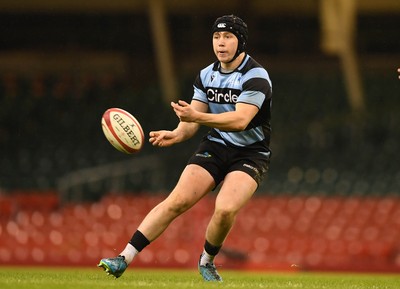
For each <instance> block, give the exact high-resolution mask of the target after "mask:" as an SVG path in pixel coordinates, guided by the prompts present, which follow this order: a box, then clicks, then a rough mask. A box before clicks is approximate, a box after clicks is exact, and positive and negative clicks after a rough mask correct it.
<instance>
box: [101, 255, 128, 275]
mask: <svg viewBox="0 0 400 289" xmlns="http://www.w3.org/2000/svg"><path fill="white" fill-rule="evenodd" d="M97 267H101V268H103V269H104V271H106V273H107V275H113V276H114V277H115V278H118V277H120V276H121V275H122V274H123V273H124V272H125V270H126V268H127V267H128V264H126V262H125V257H123V256H118V257H115V258H104V259H101V260H100V263H99V264H98V265H97Z"/></svg>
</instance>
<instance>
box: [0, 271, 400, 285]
mask: <svg viewBox="0 0 400 289" xmlns="http://www.w3.org/2000/svg"><path fill="white" fill-rule="evenodd" d="M220 273H221V275H222V277H223V278H224V282H223V283H207V282H204V281H203V280H202V279H201V277H200V275H199V274H198V273H197V271H189V270H141V269H135V268H130V269H128V270H127V271H126V272H125V274H124V275H123V276H122V277H120V278H119V279H114V278H111V277H110V276H107V275H106V274H105V273H104V272H102V270H101V269H96V268H90V269H89V268H57V267H56V268H48V267H34V268H25V267H0V288H1V289H11V288H12V289H15V288H18V289H24V288H26V289H28V288H29V289H67V288H71V289H100V288H107V289H109V288H118V289H123V288H129V289H134V288H171V289H172V288H173V289H179V288H195V289H196V288H246V289H248V288H274V289H286V288H288V289H289V288H290V289H293V288H304V289H314V288H315V289H358V288H359V289H389V288H393V289H394V288H396V289H397V288H399V286H400V274H355V273H340V274H339V273H302V272H289V273H276V272H258V273H255V272H242V271H224V270H220Z"/></svg>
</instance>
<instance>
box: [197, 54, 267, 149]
mask: <svg viewBox="0 0 400 289" xmlns="http://www.w3.org/2000/svg"><path fill="white" fill-rule="evenodd" d="M193 86H194V95H193V99H194V100H198V101H201V102H204V103H207V104H208V107H209V112H210V113H222V112H228V111H234V110H235V104H236V103H239V102H241V103H248V104H251V105H255V106H257V108H258V109H259V111H258V113H257V114H256V116H255V117H254V118H253V119H252V120H251V122H250V123H249V125H248V127H247V128H246V129H245V130H243V131H223V130H219V129H216V128H213V129H212V130H211V131H210V133H209V135H208V138H209V139H210V140H212V141H216V142H220V143H223V144H225V145H232V146H236V147H248V148H257V149H260V150H262V151H269V142H270V135H271V125H270V120H271V104H272V83H271V80H270V78H269V75H268V72H267V71H266V70H265V69H264V68H263V67H262V66H261V65H260V64H258V63H257V62H256V61H255V60H254V59H253V58H251V57H250V56H249V55H246V56H245V58H244V60H243V62H242V63H241V64H240V66H239V67H238V68H237V69H235V70H234V71H232V72H230V73H223V72H221V68H220V63H219V61H217V62H215V63H213V64H211V65H209V66H208V67H206V68H204V69H203V70H201V71H200V73H199V75H198V76H197V79H196V81H195V83H194V85H193Z"/></svg>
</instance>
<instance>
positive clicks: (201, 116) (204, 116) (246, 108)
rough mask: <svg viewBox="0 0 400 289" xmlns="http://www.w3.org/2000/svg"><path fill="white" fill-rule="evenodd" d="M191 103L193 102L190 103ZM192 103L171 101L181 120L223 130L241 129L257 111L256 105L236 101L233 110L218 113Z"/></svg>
mask: <svg viewBox="0 0 400 289" xmlns="http://www.w3.org/2000/svg"><path fill="white" fill-rule="evenodd" d="M192 104H193V103H192ZM192 104H189V103H187V102H185V101H183V100H179V101H178V102H177V103H174V102H172V103H171V106H172V107H173V109H174V111H175V113H176V115H177V116H178V117H179V119H180V120H181V121H183V122H192V123H197V124H200V125H205V126H209V127H213V128H218V129H220V130H225V131H242V130H244V129H245V128H246V127H247V126H248V124H249V123H250V121H251V120H252V119H253V118H254V116H255V115H256V114H257V112H258V110H259V109H258V107H257V106H256V105H253V104H247V103H242V102H239V103H236V105H235V110H234V111H229V112H223V113H219V114H214V113H208V112H204V111H199V110H196V109H195V107H193V105H192Z"/></svg>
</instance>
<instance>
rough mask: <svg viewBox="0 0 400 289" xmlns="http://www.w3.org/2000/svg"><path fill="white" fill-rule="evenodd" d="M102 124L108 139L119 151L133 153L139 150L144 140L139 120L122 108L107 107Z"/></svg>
mask: <svg viewBox="0 0 400 289" xmlns="http://www.w3.org/2000/svg"><path fill="white" fill-rule="evenodd" d="M101 126H102V128H103V132H104V135H105V136H106V138H107V140H108V141H109V142H110V143H111V144H112V145H113V146H114V147H115V148H116V149H117V150H119V151H121V152H123V153H126V154H132V153H136V152H138V151H139V150H140V149H141V148H142V146H143V141H144V133H143V129H142V126H141V125H140V123H139V121H138V120H137V119H136V118H135V117H134V116H133V115H131V114H130V113H129V112H127V111H125V110H123V109H121V108H110V109H107V110H106V112H105V113H104V114H103V117H102V118H101Z"/></svg>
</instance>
